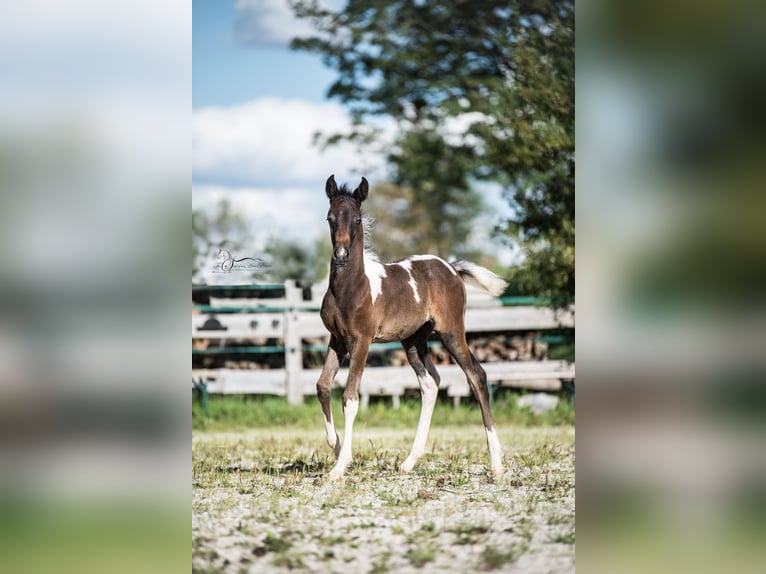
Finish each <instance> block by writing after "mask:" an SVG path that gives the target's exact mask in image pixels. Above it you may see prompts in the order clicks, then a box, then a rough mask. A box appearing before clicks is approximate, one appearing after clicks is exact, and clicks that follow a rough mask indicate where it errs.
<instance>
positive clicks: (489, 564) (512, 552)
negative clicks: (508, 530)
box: [481, 544, 528, 570]
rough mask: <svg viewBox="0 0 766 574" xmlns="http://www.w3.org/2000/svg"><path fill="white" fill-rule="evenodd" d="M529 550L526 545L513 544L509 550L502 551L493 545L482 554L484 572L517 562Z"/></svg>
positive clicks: (486, 547)
mask: <svg viewBox="0 0 766 574" xmlns="http://www.w3.org/2000/svg"><path fill="white" fill-rule="evenodd" d="M527 549H528V546H527V545H526V544H512V545H511V546H510V547H509V548H506V549H504V550H500V549H499V548H496V547H495V546H492V545H489V544H488V545H487V546H485V547H484V551H483V552H482V553H481V560H482V562H481V568H482V570H495V569H497V568H500V567H501V566H503V565H505V564H512V563H513V562H516V560H518V559H519V558H520V557H521V556H522V555H523V554H524V553H525V552H526V551H527Z"/></svg>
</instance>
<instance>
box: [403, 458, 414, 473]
mask: <svg viewBox="0 0 766 574" xmlns="http://www.w3.org/2000/svg"><path fill="white" fill-rule="evenodd" d="M414 468H415V461H411V460H410V459H407V460H405V461H404V462H403V463H402V466H400V467H399V470H400V471H401V472H403V473H405V474H410V473H411V472H412V469H414Z"/></svg>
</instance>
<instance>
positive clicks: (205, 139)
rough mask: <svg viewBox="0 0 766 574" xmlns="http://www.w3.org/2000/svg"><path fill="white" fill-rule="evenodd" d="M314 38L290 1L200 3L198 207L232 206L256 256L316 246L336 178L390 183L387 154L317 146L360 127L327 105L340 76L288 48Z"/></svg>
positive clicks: (196, 30) (196, 43)
mask: <svg viewBox="0 0 766 574" xmlns="http://www.w3.org/2000/svg"><path fill="white" fill-rule="evenodd" d="M325 3H326V4H329V5H330V6H332V5H333V4H340V3H342V2H340V0H325ZM310 33H311V29H310V27H309V26H308V24H307V23H305V22H302V21H299V20H297V19H295V18H294V17H293V16H292V13H291V11H290V9H289V8H288V6H287V1H286V0H193V25H192V66H193V80H192V89H193V120H192V121H193V129H192V132H193V136H192V137H193V150H192V165H193V171H192V207H193V208H195V209H203V210H206V209H211V208H212V207H213V206H214V205H216V204H217V203H218V202H219V201H220V200H221V199H222V198H226V199H228V200H229V201H230V202H231V203H232V205H233V206H234V208H235V209H236V210H238V211H239V212H241V213H242V214H243V215H244V216H245V218H246V219H247V220H248V221H250V222H252V235H253V240H254V244H253V249H254V250H258V249H261V248H262V247H263V245H264V243H265V241H266V240H267V238H268V237H269V236H271V235H277V236H280V237H290V238H294V239H301V240H305V241H306V242H307V243H308V242H313V241H314V240H315V239H317V238H319V237H321V236H322V235H323V234H325V233H327V229H326V224H325V221H324V219H325V218H324V213H325V210H326V207H327V205H326V203H327V199H326V197H325V195H324V184H325V181H326V179H327V177H328V176H329V175H331V174H334V175H335V178H336V180H337V181H338V182H339V183H341V182H347V183H349V184H351V185H352V186H353V185H355V184H356V183H357V182H358V181H359V180H360V179H361V176H362V175H363V176H365V177H366V178H367V179H368V180H369V181H370V184H371V186H372V187H373V188H374V186H375V183H376V182H377V181H380V180H381V179H383V178H385V176H386V175H387V170H386V166H385V164H384V162H383V158H382V154H379V153H377V154H376V153H374V152H372V151H364V150H358V149H356V148H355V147H353V146H352V145H350V144H340V145H337V146H332V147H331V148H328V149H326V150H320V149H319V148H318V147H317V146H316V145H314V143H313V138H314V134H315V133H316V132H323V133H338V132H344V131H348V129H349V127H350V124H351V121H350V117H349V114H348V112H347V110H346V109H345V108H344V107H343V106H341V105H340V104H339V103H337V102H334V101H329V100H327V99H326V98H325V94H326V92H327V90H328V88H329V86H330V85H331V84H332V82H333V81H334V79H335V77H336V74H335V72H334V71H333V70H331V69H329V68H327V67H325V66H324V65H323V63H322V62H321V59H320V57H319V56H316V55H313V54H307V53H303V52H294V51H292V50H290V49H289V47H288V45H289V41H290V39H291V38H292V37H294V36H300V35H308V34H310ZM458 124H459V122H458ZM488 199H489V203H490V204H491V206H492V207H493V210H494V213H495V214H498V213H502V212H503V211H504V210H506V211H507V203H505V202H504V201H503V200H502V199H500V196H499V193H498V192H497V191H493V192H491V193H489V195H488ZM247 255H248V256H252V255H253V254H251V253H248V254H247ZM255 255H258V254H257V253H256V254H255ZM501 255H502V254H501ZM504 255H505V257H504V259H506V260H507V259H508V258H509V257H510V255H509V252H505V254H504Z"/></svg>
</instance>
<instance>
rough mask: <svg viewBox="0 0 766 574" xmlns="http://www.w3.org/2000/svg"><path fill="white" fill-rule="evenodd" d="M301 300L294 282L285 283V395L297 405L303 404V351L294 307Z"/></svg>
mask: <svg viewBox="0 0 766 574" xmlns="http://www.w3.org/2000/svg"><path fill="white" fill-rule="evenodd" d="M301 298H302V294H301V290H300V289H298V287H296V285H295V281H285V299H286V300H287V309H286V311H285V315H284V321H285V393H286V394H287V402H288V403H290V404H291V405H297V404H300V403H302V402H303V393H302V390H301V388H300V382H301V377H300V375H301V371H302V370H303V351H302V344H301V334H300V333H299V332H298V313H297V312H296V306H297V305H298V304H299V303H300V301H301Z"/></svg>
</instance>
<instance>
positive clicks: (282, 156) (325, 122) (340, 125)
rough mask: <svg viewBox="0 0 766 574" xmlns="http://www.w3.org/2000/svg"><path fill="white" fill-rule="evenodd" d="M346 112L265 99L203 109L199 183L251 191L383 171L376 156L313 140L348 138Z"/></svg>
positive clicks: (198, 131) (197, 119)
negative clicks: (341, 135) (240, 186)
mask: <svg viewBox="0 0 766 574" xmlns="http://www.w3.org/2000/svg"><path fill="white" fill-rule="evenodd" d="M350 128H351V120H350V118H349V116H348V114H347V112H346V111H345V110H344V109H343V108H342V107H341V106H339V105H337V104H334V103H327V102H323V103H316V102H308V101H303V100H281V99H277V98H264V99H258V100H253V101H251V102H247V103H244V104H239V105H235V106H230V107H209V108H200V109H197V110H195V111H194V119H193V166H194V177H195V180H200V179H202V180H205V181H218V182H222V181H227V182H237V183H240V184H243V183H245V184H247V185H291V184H292V185H294V184H297V183H301V184H307V183H317V182H320V183H323V182H324V180H325V179H326V178H327V176H329V175H330V174H331V173H335V174H337V175H338V177H339V178H341V179H342V178H343V177H349V176H350V175H351V174H352V173H361V172H364V174H365V175H367V176H368V178H369V177H370V174H371V172H373V171H377V169H379V168H380V166H382V164H383V161H382V158H381V157H379V156H377V155H376V154H375V153H373V152H360V151H359V150H357V149H356V147H355V146H354V145H352V144H349V143H341V144H339V145H335V146H332V147H330V148H328V149H326V150H321V149H319V147H317V146H316V145H315V144H314V143H313V139H314V134H315V133H316V132H322V133H323V134H333V133H345V132H348V131H349V130H350Z"/></svg>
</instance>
